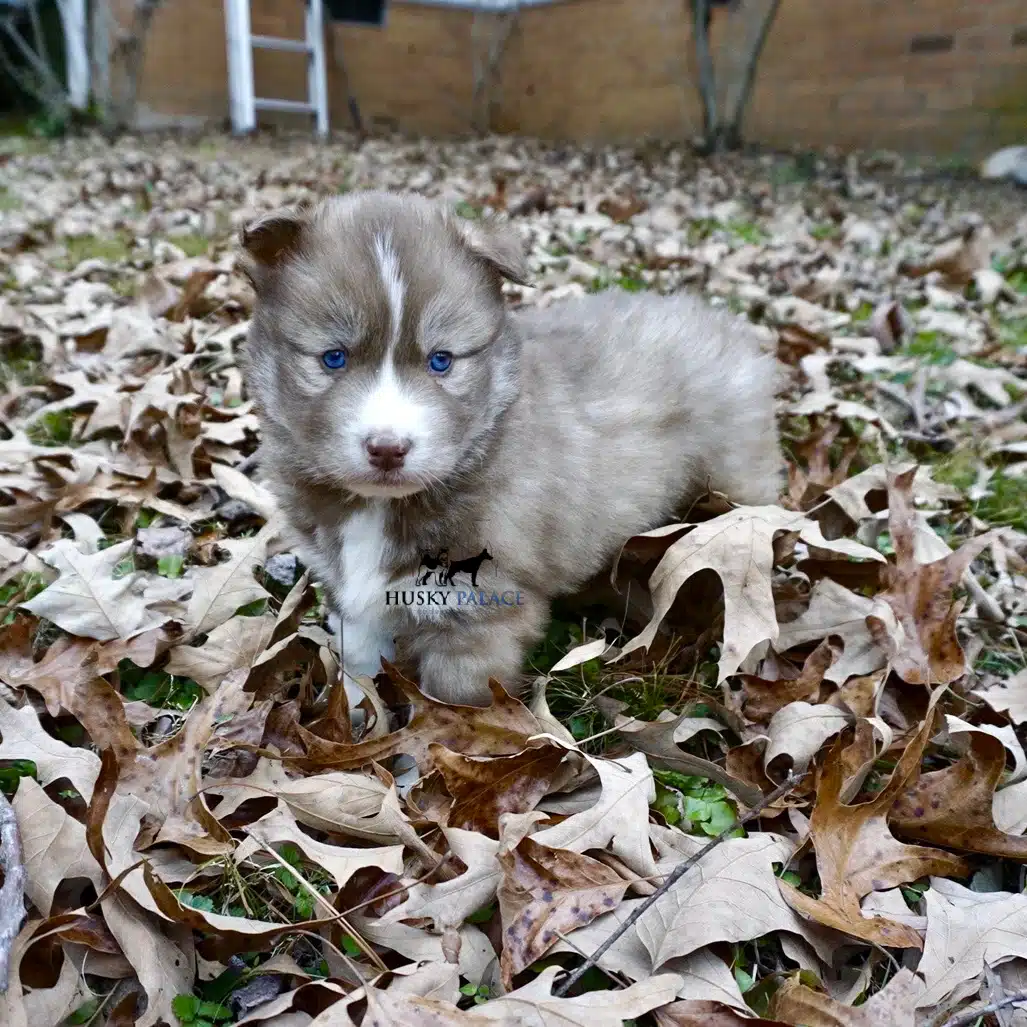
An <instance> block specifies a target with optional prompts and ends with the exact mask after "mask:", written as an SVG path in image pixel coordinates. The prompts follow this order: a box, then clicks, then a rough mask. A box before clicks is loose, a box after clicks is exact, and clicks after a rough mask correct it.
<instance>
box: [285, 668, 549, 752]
mask: <svg viewBox="0 0 1027 1027" xmlns="http://www.w3.org/2000/svg"><path fill="white" fill-rule="evenodd" d="M383 662H385V666H386V671H387V673H388V675H389V677H390V678H391V679H392V682H393V684H394V685H395V686H396V688H398V689H399V691H400V692H402V693H403V694H404V695H405V696H406V697H407V698H408V699H409V701H410V703H411V705H412V706H413V715H412V716H411V718H410V722H409V723H408V724H407V725H406V727H403V728H400V729H399V730H398V731H393V732H391V733H390V734H387V735H384V736H383V737H381V738H372V739H369V740H368V741H366V742H357V743H355V744H351V745H346V744H341V743H338V742H329V741H326V740H325V739H323V738H319V737H318V736H317V735H315V734H313V733H312V732H311V731H308V730H307V729H306V728H304V727H301V726H300V725H299V724H296V723H293V724H291V725H289V728H290V730H291V732H292V733H293V735H294V736H295V738H296V739H297V741H298V742H299V743H300V744H301V745H302V747H303V749H305V751H306V761H307V762H308V763H310V764H312V765H314V766H315V767H318V768H328V767H334V768H336V769H338V770H350V769H356V768H358V767H362V766H364V765H366V764H368V763H371V762H378V761H380V760H384V759H388V758H389V757H391V756H397V755H399V754H400V753H406V754H408V755H410V756H412V757H413V758H414V760H415V761H416V762H417V766H418V767H419V768H420V769H421V771H422V772H427V771H428V770H430V769H431V767H432V758H431V753H430V748H429V747H430V746H431V744H432V743H433V742H436V743H438V744H440V745H443V746H445V747H446V748H447V749H449V750H450V751H452V752H456V753H460V754H461V755H464V756H512V755H514V754H515V753H519V752H522V751H523V750H524V748H525V745H526V743H527V740H528V738H530V737H531V736H532V735H537V734H541V733H543V731H544V728H543V726H542V725H541V724H540V723H539V722H538V721H537V720H536V719H535V717H534V715H533V714H532V713H531V712H530V711H529V710H528V708H527V707H526V706H525V705H524V704H523V703H522V702H520V700H518V699H515V698H514V697H513V696H511V695H510V694H509V693H508V692H507V691H506V689H504V688H503V686H502V685H500V684H499V682H497V681H491V682H490V683H489V685H490V687H491V689H492V704H491V705H490V706H451V705H450V704H448V703H442V702H439V701H438V700H436V699H432V698H431V697H430V696H427V695H424V694H423V693H422V692H421V691H420V689H418V687H417V686H416V685H415V684H414V683H413V682H412V681H409V680H407V679H406V678H405V677H403V675H402V674H400V673H399V671H398V670H397V669H396V668H395V667H394V666H392V664H389V663H388V662H387V661H383Z"/></svg>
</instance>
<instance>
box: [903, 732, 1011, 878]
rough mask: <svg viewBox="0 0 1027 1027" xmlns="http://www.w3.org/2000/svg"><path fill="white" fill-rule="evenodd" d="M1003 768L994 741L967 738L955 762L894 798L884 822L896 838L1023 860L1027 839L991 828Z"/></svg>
mask: <svg viewBox="0 0 1027 1027" xmlns="http://www.w3.org/2000/svg"><path fill="white" fill-rule="evenodd" d="M1005 767H1006V753H1005V748H1004V746H1003V744H1002V742H1001V740H1000V739H998V738H995V737H994V736H992V735H990V734H987V733H985V732H983V731H974V732H972V734H971V735H970V747H969V749H968V751H967V752H966V754H965V755H964V756H963V758H962V759H961V760H959V762H958V763H953V764H952V765H951V766H949V767H945V768H944V769H943V770H934V771H931V772H930V773H927V774H921V775H920V777H919V779H918V780H916V781H914V782H913V783H911V785H910V786H909V787H908V788H907V789H906V790H905V792H904V793H903V794H902V795H900V796H899V797H898V799H897V800H896V802H895V805H894V807H893V808H892V811H891V813H890V814H889V817H888V823H889V824H890V825H891V827H892V829H893V830H894V831H895V833H896V834H899V835H901V836H902V837H904V838H910V839H913V840H916V841H924V842H931V843H933V844H935V845H945V846H947V847H948V848H951V849H957V850H958V851H961V852H980V853H984V854H987V855H991V856H1000V857H1003V858H1005V859H1021V860H1023V859H1027V838H1022V837H1016V836H1015V835H1010V834H1006V833H1005V832H1003V831H1000V830H999V829H998V828H997V827H996V826H995V820H994V816H993V814H992V806H993V804H994V798H995V788H996V786H997V785H998V783H999V781H1000V780H1001V778H1002V774H1003V773H1004V771H1005Z"/></svg>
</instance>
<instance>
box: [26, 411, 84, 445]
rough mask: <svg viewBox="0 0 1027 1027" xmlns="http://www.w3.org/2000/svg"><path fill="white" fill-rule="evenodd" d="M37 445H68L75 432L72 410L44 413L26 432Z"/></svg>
mask: <svg viewBox="0 0 1027 1027" xmlns="http://www.w3.org/2000/svg"><path fill="white" fill-rule="evenodd" d="M25 434H26V435H28V437H29V440H30V441H32V442H34V443H35V444H36V445H37V446H67V445H70V444H71V442H72V440H73V438H74V434H75V416H74V414H72V412H71V411H70V410H54V411H51V412H50V413H47V414H43V416H42V417H38V418H36V420H35V421H34V422H33V423H32V424H31V425H30V426H29V428H28V430H27V431H26V432H25Z"/></svg>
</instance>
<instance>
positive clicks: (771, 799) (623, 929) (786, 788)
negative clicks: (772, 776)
mask: <svg viewBox="0 0 1027 1027" xmlns="http://www.w3.org/2000/svg"><path fill="white" fill-rule="evenodd" d="M801 780H802V775H801V774H796V773H795V772H794V771H793V772H792V773H790V774H789V775H788V777H786V778H785V780H784V781H782V782H781V784H779V785H778V786H777V788H775V789H774V790H773V791H772V792H771V793H770V794H769V795H765V796H764V797H763V799H762V800H761V801H760V802H758V803H757V804H756V805H755V806H753V807H752V809H750V810H749V811H748V812H747V813H746V814H745V815H744V816H743V817H741V818H739V820H738V821H737V822H736V823H734V824H732V825H731V826H730V827H728V828H725V829H724V830H723V831H721V832H720V834H718V835H717V837H716V838H713V839H711V840H710V841H709V842H708V843H707V844H706V845H704V846H703V847H702V848H701V849H700V850H699V851H698V852H696V853H694V854H693V855H691V856H689V857H688V859H686V860H684V861H683V862H681V863H679V864H678V865H677V866H676V867H675V868H674V869H673V870H672V871H671V873H670V874H668V875H667V879H666V880H665V881H664V882H663V884H661V885H660V887H659V888H657V889H656V891H654V892H653V893H652V895H650V896H649V898H647V899H646V900H645V902H643V903H642V905H640V906H639V907H638V908H637V909H635V910H634V911H633V912H632V913H631V915H630V916H629V917H628V918H627V919H626V920H625V921H624V922H623V923H622V924H621V925H620V927H618V928H617V929H616V930H615V931H614V932H613V934H611V935H610V937H609V938H607V939H606V941H604V942H603V943H602V945H600V946H599V947H598V948H597V949H596V950H595V951H594V952H593V953H592V955H590V956H589V957H588V959H586V960H585V962H584V963H582V964H581V966H579V967H578V968H577V969H576V970H574V972H573V973H571V975H570V976H569V977H568V978H567V979H566V980H565V981H564V982H563V983H562V984H560V985H559V986H558V987H557V988H556V990H555V991H554V992H553V994H554V995H557V996H559V997H563V996H564V995H566V994H567V992H568V991H570V990H571V988H573V987H574V985H575V984H577V983H578V981H580V980H581V978H582V977H584V976H585V974H586V973H587V972H588V971H589V970H590V969H591V968H592V967H593V966H595V965H596V963H598V962H599V960H600V959H602V957H603V956H604V955H605V954H606V952H607V951H608V950H609V949H611V948H612V947H613V946H614V945H615V944H616V943H617V941H618V940H619V939H620V938H621V937H622V936H623V935H624V934H626V933H627V932H628V931H629V930H630V929H631V928H632V927H633V926H634V925H635V923H636V922H637V921H638V920H639V918H640V917H641V916H642V914H643V913H646V912H647V911H648V910H649V909H650V908H651V907H652V906H654V905H655V904H656V903H657V902H659V900H660V898H661V897H662V896H664V895H666V893H667V892H668V891H670V889H671V888H673V887H674V885H675V884H677V882H678V881H680V880H681V878H682V877H684V876H685V874H687V873H688V871H689V870H691V869H692V867H694V866H695V865H696V863H698V862H699V861H700V860H701V859H703V858H704V857H705V856H707V855H708V854H709V853H710V852H712V851H713V850H714V849H715V848H716V847H717V846H718V845H720V843H721V842H723V841H726V840H727V839H728V837H730V836H731V835H732V834H733V833H734V831H735V829H736V828H738V827H741V826H742V824H747V823H748V822H749V821H750V820H755V819H756V817H758V816H759V815H760V814H761V813H762V812H763V811H764V810H765V809H766V808H767V807H768V806H772V805H773V804H774V803H775V802H777V800H778V799H780V798H781V797H782V796H783V795H787V794H788V792H790V791H791V790H792V789H793V788H794V787H795V786H796V785H797V784H798V783H799V782H800V781H801Z"/></svg>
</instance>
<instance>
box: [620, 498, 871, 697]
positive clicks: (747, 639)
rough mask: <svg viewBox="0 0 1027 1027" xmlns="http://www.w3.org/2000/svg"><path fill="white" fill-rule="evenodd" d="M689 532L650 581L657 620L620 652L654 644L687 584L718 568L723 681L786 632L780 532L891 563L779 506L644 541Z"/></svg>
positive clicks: (662, 531)
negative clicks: (780, 602)
mask: <svg viewBox="0 0 1027 1027" xmlns="http://www.w3.org/2000/svg"><path fill="white" fill-rule="evenodd" d="M687 529H691V530H687ZM683 531H686V532H687V533H686V534H684V535H683V536H682V537H680V538H678V539H677V540H676V541H674V542H672V543H671V544H670V546H669V547H668V549H667V551H666V552H665V553H664V554H663V557H662V558H661V559H660V562H659V563H658V564H657V566H656V570H654V571H653V574H652V577H651V578H650V580H649V590H650V592H651V594H652V597H653V606H654V613H653V617H652V620H651V621H650V622H649V624H648V625H647V626H646V628H645V629H644V630H643V631H642V632H641V634H639V635H637V636H636V637H635V638H633V639H631V640H630V641H628V642H627V643H626V644H625V645H624V647H623V649H622V650H621V654H622V655H626V654H628V653H630V652H632V651H634V650H635V649H639V648H645V647H648V646H649V644H650V643H651V642H652V641H653V639H654V638H655V637H656V631H657V629H658V628H659V626H660V622H661V621H662V620H663V618H664V617H665V616H666V615H667V613H668V611H669V610H670V608H671V605H672V604H673V602H674V600H675V598H676V597H677V594H678V591H679V590H680V589H681V587H682V586H683V585H684V583H685V582H686V581H687V580H688V579H689V578H690V577H691V576H692V575H693V574H696V573H698V572H699V571H701V570H713V571H715V572H716V573H717V574H718V575H719V576H720V579H721V581H722V582H723V585H724V644H723V647H722V651H721V657H720V662H719V678H720V680H721V681H723V679H724V678H726V677H727V676H728V675H730V674H733V673H735V672H736V671H737V670H738V668H739V666H740V665H741V663H742V661H743V660H744V659H745V657H746V656H748V655H749V653H750V652H751V651H752V649H753V647H754V646H756V645H758V644H759V643H760V642H767V641H769V642H774V641H776V640H777V637H778V632H779V627H778V623H777V618H776V616H775V615H774V600H773V594H772V592H771V587H770V581H771V572H772V570H773V563H774V544H773V543H774V536H775V535H776V534H778V533H779V532H785V531H792V532H796V533H797V534H798V537H799V538H801V539H802V540H803V541H805V542H807V543H809V544H811V545H815V546H817V547H819V548H821V549H825V550H831V551H832V552H837V553H842V554H844V555H846V556H849V557H852V558H855V559H863V560H877V561H882V560H883V559H884V558H883V557H882V556H881V554H880V553H878V552H877V551H876V550H874V549H870V548H868V547H867V546H863V545H860V544H859V543H856V542H852V541H851V540H848V539H834V540H828V539H826V538H824V537H823V535H822V533H821V531H820V526H819V525H818V524H817V523H816V521H813V520H810V519H809V518H807V517H805V516H804V515H803V514H800V513H792V512H789V511H786V510H782V509H781V508H780V507H773V506H753V507H744V506H743V507H738V508H736V509H734V510H731V511H730V512H729V513H726V514H721V515H720V516H719V517H715V518H713V519H712V520H709V521H704V522H702V523H700V524H694V525H690V524H675V525H668V526H667V527H665V528H658V529H656V530H655V531H649V532H645V533H643V534H642V535H640V536H638V538H642V539H650V538H661V537H663V536H666V535H681V533H682V532H683ZM626 545H630V542H629V543H626Z"/></svg>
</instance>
